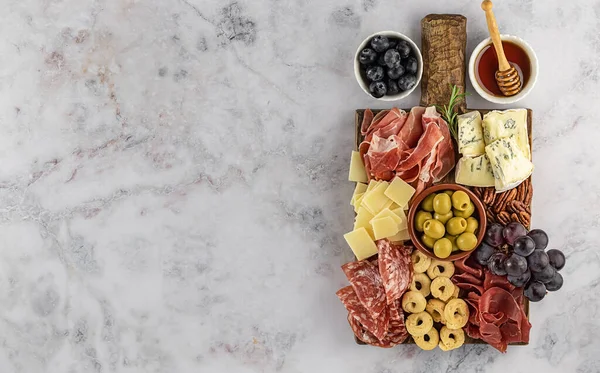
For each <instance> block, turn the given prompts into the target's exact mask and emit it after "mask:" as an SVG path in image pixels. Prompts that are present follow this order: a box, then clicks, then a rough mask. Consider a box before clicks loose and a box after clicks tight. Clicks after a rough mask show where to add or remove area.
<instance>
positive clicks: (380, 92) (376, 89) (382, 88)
mask: <svg viewBox="0 0 600 373" xmlns="http://www.w3.org/2000/svg"><path fill="white" fill-rule="evenodd" d="M369 91H371V95H372V96H373V97H375V98H380V97H383V96H385V94H386V93H387V87H386V85H385V83H384V82H373V83H371V84H370V85H369Z"/></svg>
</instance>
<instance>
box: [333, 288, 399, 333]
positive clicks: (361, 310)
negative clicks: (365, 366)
mask: <svg viewBox="0 0 600 373" xmlns="http://www.w3.org/2000/svg"><path fill="white" fill-rule="evenodd" d="M336 294H337V296H338V297H339V298H340V300H341V301H342V303H343V304H344V306H345V307H346V309H347V310H348V313H349V314H350V316H351V317H353V318H354V319H355V320H356V321H358V322H359V323H360V324H361V325H362V327H363V328H364V329H365V330H367V331H368V332H370V333H371V334H372V335H373V336H375V338H377V339H379V340H381V339H383V338H384V337H385V335H386V334H387V330H388V326H389V323H390V316H389V310H388V309H387V308H386V309H385V310H384V312H382V313H381V314H380V315H379V316H378V317H376V318H372V317H370V316H369V313H368V312H367V310H366V309H365V307H364V306H363V305H362V303H361V302H360V300H359V299H358V296H357V295H356V292H355V291H354V289H353V288H352V286H346V287H345V288H342V289H340V290H339V291H338V292H337V293H336ZM355 334H356V333H355ZM365 343H367V342H365Z"/></svg>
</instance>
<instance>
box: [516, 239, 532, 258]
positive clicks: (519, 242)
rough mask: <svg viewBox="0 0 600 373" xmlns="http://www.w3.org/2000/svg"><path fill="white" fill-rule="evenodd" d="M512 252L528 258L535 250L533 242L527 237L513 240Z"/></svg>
mask: <svg viewBox="0 0 600 373" xmlns="http://www.w3.org/2000/svg"><path fill="white" fill-rule="evenodd" d="M513 250H514V251H515V253H517V254H519V255H521V256H529V255H530V254H531V253H532V252H533V250H535V242H534V241H533V238H531V237H528V236H523V237H519V238H517V239H516V240H515V243H514V245H513Z"/></svg>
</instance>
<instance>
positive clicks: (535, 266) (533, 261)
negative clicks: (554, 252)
mask: <svg viewBox="0 0 600 373" xmlns="http://www.w3.org/2000/svg"><path fill="white" fill-rule="evenodd" d="M548 263H549V260H548V254H546V252H545V251H544V250H534V251H533V253H531V255H529V256H528V257H527V264H528V265H529V269H531V271H533V272H540V271H541V270H543V269H544V268H546V266H548Z"/></svg>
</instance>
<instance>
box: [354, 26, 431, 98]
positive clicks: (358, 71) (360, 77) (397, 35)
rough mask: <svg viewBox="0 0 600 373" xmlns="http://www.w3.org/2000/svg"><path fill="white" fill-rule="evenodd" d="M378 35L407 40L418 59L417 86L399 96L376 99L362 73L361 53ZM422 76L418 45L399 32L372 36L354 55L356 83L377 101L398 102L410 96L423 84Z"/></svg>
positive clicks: (421, 57)
mask: <svg viewBox="0 0 600 373" xmlns="http://www.w3.org/2000/svg"><path fill="white" fill-rule="evenodd" d="M377 35H383V36H387V37H388V38H394V39H401V40H406V41H407V42H408V44H410V47H411V48H412V50H413V51H414V52H415V54H416V57H417V64H418V67H417V84H415V86H414V87H412V88H411V89H409V90H408V91H404V92H400V93H398V94H397V95H385V96H383V97H380V98H375V97H373V96H372V95H371V92H370V91H369V84H368V83H367V78H366V77H365V76H364V73H363V72H362V71H361V68H360V67H361V64H360V62H359V61H358V55H359V53H360V51H362V50H363V49H364V48H365V47H366V46H367V44H369V42H370V41H371V39H372V38H373V37H374V36H377ZM422 75H423V56H422V55H421V51H420V50H419V47H417V45H416V44H415V43H414V42H413V41H412V40H410V38H409V37H408V36H406V35H404V34H401V33H399V32H396V31H381V32H376V33H374V34H373V35H370V36H369V37H367V38H366V39H365V40H363V42H362V43H360V45H359V46H358V49H357V50H356V54H355V55H354V76H355V77H356V81H357V82H358V85H359V86H360V88H362V90H363V91H364V92H365V93H366V94H368V95H369V97H371V98H375V99H376V100H381V101H396V100H400V99H403V98H405V97H406V96H408V95H410V94H411V92H412V91H414V90H415V88H417V86H418V85H419V83H421V76H422Z"/></svg>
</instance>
